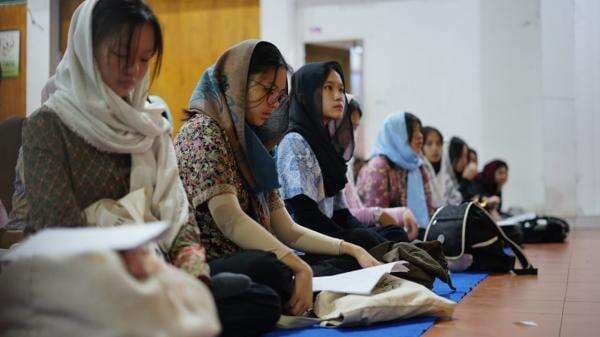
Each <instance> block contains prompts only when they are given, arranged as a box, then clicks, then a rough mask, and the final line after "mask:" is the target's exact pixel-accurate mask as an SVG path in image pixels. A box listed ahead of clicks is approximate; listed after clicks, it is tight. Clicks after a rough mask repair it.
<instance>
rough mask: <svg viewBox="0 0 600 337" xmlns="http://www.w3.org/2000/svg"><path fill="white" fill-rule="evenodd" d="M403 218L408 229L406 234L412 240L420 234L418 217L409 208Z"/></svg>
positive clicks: (405, 227) (405, 228)
mask: <svg viewBox="0 0 600 337" xmlns="http://www.w3.org/2000/svg"><path fill="white" fill-rule="evenodd" d="M402 219H403V220H404V230H405V231H406V235H408V239H409V240H410V241H412V240H414V239H416V238H417V236H418V235H419V224H417V219H416V218H415V215H414V214H413V212H412V211H411V210H410V209H408V208H407V209H406V210H405V211H404V214H402Z"/></svg>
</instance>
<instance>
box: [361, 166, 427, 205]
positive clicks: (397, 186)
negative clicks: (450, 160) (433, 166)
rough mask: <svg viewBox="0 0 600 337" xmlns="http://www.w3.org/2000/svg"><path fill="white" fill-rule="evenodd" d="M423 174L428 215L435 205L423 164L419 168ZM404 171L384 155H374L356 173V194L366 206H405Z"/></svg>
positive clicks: (405, 182)
mask: <svg viewBox="0 0 600 337" xmlns="http://www.w3.org/2000/svg"><path fill="white" fill-rule="evenodd" d="M419 169H420V170H421V174H422V176H423V186H424V187H425V199H426V201H427V209H428V212H429V216H432V215H433V213H434V211H435V207H434V206H433V204H432V201H431V185H430V183H431V182H430V181H429V174H427V171H426V170H425V167H424V166H421V167H420V168H419ZM406 184H407V174H406V171H405V170H404V169H402V168H400V167H397V166H395V165H393V164H391V163H390V161H389V160H388V159H387V158H386V157H385V156H375V157H373V158H371V160H369V163H368V164H367V165H365V166H364V167H363V168H362V170H360V173H359V175H358V178H357V180H356V187H357V188H358V195H359V196H360V198H361V199H362V201H363V203H364V205H365V206H367V207H382V208H389V207H406V205H407V202H406V201H407V197H406Z"/></svg>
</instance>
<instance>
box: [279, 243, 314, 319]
mask: <svg viewBox="0 0 600 337" xmlns="http://www.w3.org/2000/svg"><path fill="white" fill-rule="evenodd" d="M281 262H283V263H284V264H285V265H286V266H288V267H289V268H290V269H292V272H293V273H294V291H293V292H292V297H291V298H290V300H289V302H288V303H286V305H285V309H286V311H287V312H288V313H289V314H292V315H294V316H300V315H302V314H304V313H305V312H306V311H308V310H310V309H311V308H312V306H313V291H312V277H313V274H312V270H311V269H310V266H309V265H308V264H306V262H304V261H302V260H301V259H300V258H299V257H298V256H296V255H294V254H288V255H286V256H285V257H283V258H282V259H281Z"/></svg>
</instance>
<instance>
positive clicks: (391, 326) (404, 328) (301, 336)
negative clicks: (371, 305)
mask: <svg viewBox="0 0 600 337" xmlns="http://www.w3.org/2000/svg"><path fill="white" fill-rule="evenodd" d="M487 275H488V274H486V273H454V274H452V283H453V284H454V286H455V287H456V292H452V290H451V289H450V288H448V286H447V285H446V284H444V283H443V282H441V281H440V280H436V281H435V283H434V285H433V291H434V292H435V293H436V294H438V295H440V296H442V297H445V298H448V299H451V300H453V301H456V302H458V301H460V300H461V299H462V298H463V297H464V296H465V295H466V294H467V293H469V292H470V291H471V290H472V289H473V288H475V286H477V284H478V283H479V282H481V281H483V280H484V279H485V278H486V277H487ZM435 320H436V318H435V317H418V318H411V319H407V320H399V321H393V322H387V323H381V324H376V325H373V326H369V327H363V328H348V329H331V328H321V327H311V328H304V329H296V330H277V331H273V332H270V333H268V334H266V335H264V337H283V336H293V337H309V336H310V337H321V336H323V337H325V336H326V337H333V336H362V337H365V336H366V337H368V336H372V337H375V336H377V337H380V336H386V337H418V336H421V335H422V334H423V333H424V332H425V331H427V329H429V328H430V327H431V326H432V325H433V324H434V323H435Z"/></svg>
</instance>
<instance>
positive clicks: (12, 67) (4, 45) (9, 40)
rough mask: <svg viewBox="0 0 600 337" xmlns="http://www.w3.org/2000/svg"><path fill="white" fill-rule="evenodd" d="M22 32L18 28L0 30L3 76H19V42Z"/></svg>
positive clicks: (0, 61) (0, 60)
mask: <svg viewBox="0 0 600 337" xmlns="http://www.w3.org/2000/svg"><path fill="white" fill-rule="evenodd" d="M20 35H21V32H20V31H18V30H2V31H0V66H1V67H2V77H17V76H19V42H20Z"/></svg>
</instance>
